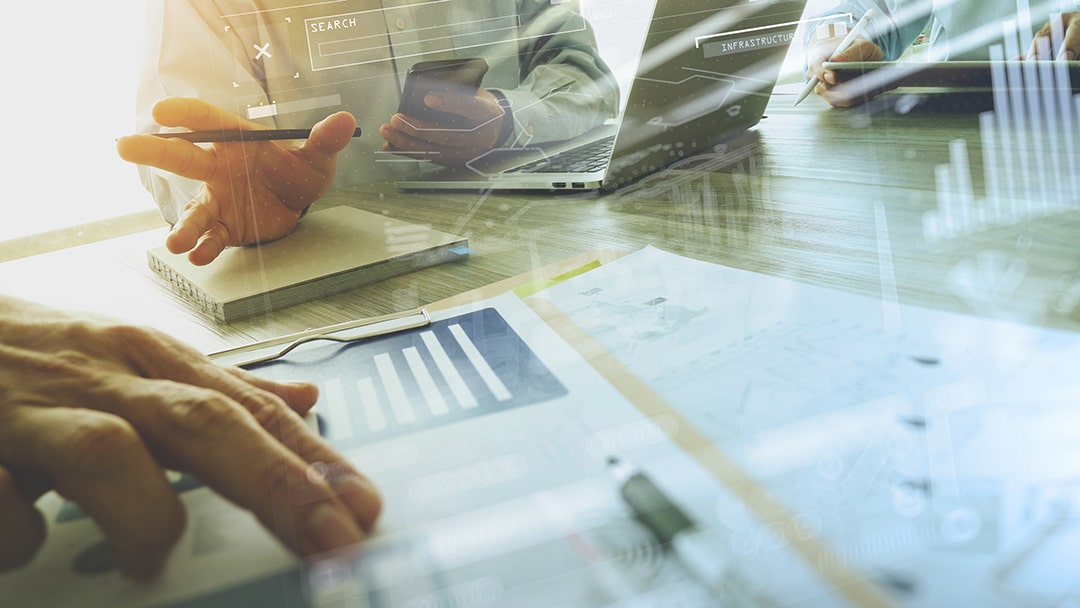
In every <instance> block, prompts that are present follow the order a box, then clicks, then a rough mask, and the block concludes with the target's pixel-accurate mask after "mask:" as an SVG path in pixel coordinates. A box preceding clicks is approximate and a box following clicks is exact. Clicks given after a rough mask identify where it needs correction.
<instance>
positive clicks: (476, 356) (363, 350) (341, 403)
mask: <svg viewBox="0 0 1080 608" xmlns="http://www.w3.org/2000/svg"><path fill="white" fill-rule="evenodd" d="M274 368H279V369H278V370H275V369H274ZM255 370H256V371H257V372H258V373H264V372H265V373H268V374H269V375H271V376H275V377H276V376H278V374H277V372H278V371H286V370H287V373H288V376H289V377H292V378H297V377H301V378H304V379H307V380H310V381H313V382H316V383H317V384H318V385H319V387H320V389H321V393H320V398H319V402H318V403H317V404H316V406H315V411H316V412H317V413H318V415H319V426H320V431H321V432H322V434H323V435H324V436H326V437H327V439H328V440H330V442H331V443H333V444H335V445H337V446H339V447H342V448H347V447H350V446H352V445H358V444H363V445H366V444H369V443H371V442H373V441H378V440H383V439H389V438H392V437H396V436H399V435H404V434H408V433H413V432H417V431H422V430H427V429H432V428H437V427H439V426H443V425H447V424H453V423H456V422H461V421H463V420H467V419H469V418H474V417H478V416H485V415H490V414H495V413H498V412H503V411H507V410H510V409H513V408H517V407H524V406H528V405H533V404H536V403H542V402H544V401H549V400H551V399H555V398H557V397H561V396H563V395H565V394H566V389H565V387H563V386H562V384H561V383H560V382H559V381H558V380H557V379H556V378H555V376H554V375H553V374H552V373H551V371H550V370H549V369H547V367H546V366H545V365H544V364H543V363H542V362H541V361H540V360H539V359H538V358H537V357H536V356H535V354H534V353H533V352H532V351H531V349H529V347H528V345H527V344H525V343H524V341H522V340H521V338H520V337H519V336H518V335H517V334H516V333H515V332H514V331H513V329H512V328H511V327H510V326H509V325H508V324H507V323H506V321H505V320H504V319H503V318H502V316H501V315H499V313H498V311H496V310H495V309H492V308H488V309H484V310H481V311H478V312H475V313H469V314H465V315H461V316H458V317H454V318H452V319H447V320H445V321H436V322H434V323H432V324H431V325H430V326H429V327H425V328H422V329H419V330H413V331H408V332H403V333H399V334H392V335H388V336H382V337H379V338H375V339H372V340H368V341H364V342H358V343H354V344H349V345H346V346H342V345H340V344H327V345H324V346H319V347H311V348H308V349H305V350H303V351H294V352H293V353H290V354H289V355H288V356H287V357H286V358H284V359H281V360H278V361H274V362H271V363H268V364H264V365H262V366H259V367H257V368H255Z"/></svg>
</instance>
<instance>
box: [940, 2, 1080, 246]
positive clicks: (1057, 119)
mask: <svg viewBox="0 0 1080 608" xmlns="http://www.w3.org/2000/svg"><path fill="white" fill-rule="evenodd" d="M1017 15H1018V19H1017V20H1014V21H1006V22H1005V23H1003V25H1002V28H1003V34H1004V43H1003V44H1001V45H995V46H993V47H991V48H990V60H991V65H992V68H991V82H992V87H993V101H994V109H993V111H990V112H984V113H982V114H980V116H979V133H980V138H981V140H982V143H981V153H982V161H983V175H982V178H983V179H982V185H983V191H984V196H982V197H976V194H975V188H974V184H975V181H974V180H973V178H972V170H971V164H970V160H969V154H968V144H967V142H966V141H964V140H962V139H958V140H954V141H952V142H950V145H949V163H948V164H944V165H939V166H938V167H937V168H936V170H935V175H934V177H935V182H936V193H937V208H936V209H934V210H931V211H928V212H926V213H925V214H924V215H923V235H924V237H925V238H926V240H927V241H938V240H943V239H948V238H952V237H957V236H962V235H966V234H971V233H974V232H978V231H981V230H987V229H991V228H994V227H1000V226H1007V225H1012V224H1015V223H1018V222H1021V221H1025V220H1028V219H1034V218H1038V217H1045V216H1048V215H1052V214H1055V213H1060V212H1062V211H1064V210H1066V209H1072V208H1076V207H1077V206H1080V172H1077V171H1075V170H1074V168H1073V164H1074V159H1075V158H1076V156H1075V155H1076V152H1077V150H1076V148H1077V146H1080V142H1078V141H1077V140H1078V139H1080V137H1078V136H1080V131H1078V127H1080V95H1073V93H1072V83H1071V81H1070V76H1069V72H1068V68H1067V66H1066V64H1065V63H1064V62H1055V61H1025V62H1016V61H1006V59H1007V58H1015V57H1017V56H1019V55H1020V54H1021V53H1025V52H1027V49H1029V48H1031V46H1032V40H1031V37H1030V33H1028V32H1030V31H1031V29H1030V26H1029V25H1027V24H1029V23H1030V21H1031V13H1030V10H1029V6H1028V3H1027V1H1026V0H1020V1H1019V2H1018V3H1017ZM1050 22H1051V24H1053V27H1052V28H1051V32H1050V36H1049V38H1045V37H1043V38H1039V39H1037V40H1036V41H1035V48H1036V49H1037V51H1038V55H1039V57H1049V56H1053V53H1055V52H1056V51H1057V50H1058V49H1059V48H1060V47H1061V45H1062V41H1063V40H1064V36H1065V34H1064V30H1063V26H1062V20H1061V13H1056V14H1054V15H1051V17H1050Z"/></svg>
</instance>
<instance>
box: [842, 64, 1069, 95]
mask: <svg viewBox="0 0 1080 608" xmlns="http://www.w3.org/2000/svg"><path fill="white" fill-rule="evenodd" d="M824 67H825V68H826V69H830V70H834V71H835V72H836V73H837V75H838V76H839V79H840V80H841V81H849V80H852V79H855V78H858V77H860V76H863V75H868V74H873V76H874V78H873V80H875V82H876V84H878V85H888V87H889V88H895V87H926V88H942V89H946V90H948V89H965V90H971V89H986V90H991V89H992V88H993V78H994V77H993V74H994V71H995V70H1001V74H1007V75H1008V74H1020V78H1021V79H1022V81H1023V82H1024V83H1036V84H1037V86H1038V87H1039V88H1064V87H1062V86H1061V84H1063V83H1062V80H1065V81H1066V82H1067V84H1065V87H1071V89H1072V90H1073V92H1080V61H1024V60H1007V61H926V62H923V61H899V62H897V61H827V62H825V64H824ZM1008 81H1009V82H1012V81H1013V77H1012V76H1009V80H1008Z"/></svg>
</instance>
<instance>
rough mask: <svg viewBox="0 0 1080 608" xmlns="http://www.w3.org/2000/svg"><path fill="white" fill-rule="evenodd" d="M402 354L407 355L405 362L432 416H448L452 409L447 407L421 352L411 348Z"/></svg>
mask: <svg viewBox="0 0 1080 608" xmlns="http://www.w3.org/2000/svg"><path fill="white" fill-rule="evenodd" d="M402 353H403V354H404V355H405V361H406V362H407V363H408V364H409V370H410V371H411V372H412V375H413V379H415V380H416V384H417V385H419V386H420V392H421V393H423V394H424V402H425V403H427V406H428V409H429V410H430V411H431V415H432V416H442V415H444V414H448V413H449V412H450V409H449V408H448V407H447V406H446V400H445V399H443V396H442V393H441V392H439V387H438V385H436V384H435V379H434V378H432V377H431V372H429V371H428V368H427V365H424V359H423V358H422V357H421V356H420V351H418V350H416V347H414V346H410V347H408V348H406V349H404V350H403V351H402Z"/></svg>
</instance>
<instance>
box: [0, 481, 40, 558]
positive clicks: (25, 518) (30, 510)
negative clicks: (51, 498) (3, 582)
mask: <svg viewBox="0 0 1080 608" xmlns="http://www.w3.org/2000/svg"><path fill="white" fill-rule="evenodd" d="M35 498H37V497H36V496H27V495H26V493H25V491H24V490H23V489H22V488H20V487H19V484H18V483H16V481H15V477H14V476H12V474H11V472H10V471H8V470H7V469H5V468H3V467H2V466H0V572H4V571H5V570H11V569H13V568H18V567H19V566H23V565H25V564H27V563H29V561H30V560H31V559H33V557H34V554H35V553H37V550H38V549H39V548H40V547H41V545H42V543H44V542H45V521H44V519H42V517H41V512H39V511H38V510H37V509H35V508H34V505H33V500H34V499H35Z"/></svg>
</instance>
